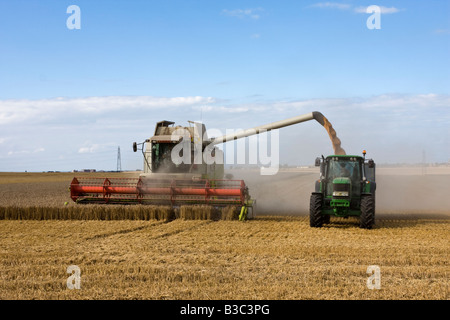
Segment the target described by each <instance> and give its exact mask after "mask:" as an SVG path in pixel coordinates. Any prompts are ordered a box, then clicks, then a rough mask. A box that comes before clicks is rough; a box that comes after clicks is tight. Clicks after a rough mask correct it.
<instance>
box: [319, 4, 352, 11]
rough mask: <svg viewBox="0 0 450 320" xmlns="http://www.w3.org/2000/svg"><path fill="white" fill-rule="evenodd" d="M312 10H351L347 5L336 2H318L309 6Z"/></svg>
mask: <svg viewBox="0 0 450 320" xmlns="http://www.w3.org/2000/svg"><path fill="white" fill-rule="evenodd" d="M310 7H313V8H322V9H326V8H328V9H339V10H348V9H350V8H351V6H350V5H349V4H346V3H337V2H320V3H315V4H313V5H310Z"/></svg>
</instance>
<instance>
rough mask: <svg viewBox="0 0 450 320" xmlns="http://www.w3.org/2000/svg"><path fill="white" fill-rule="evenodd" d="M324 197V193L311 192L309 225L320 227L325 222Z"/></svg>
mask: <svg viewBox="0 0 450 320" xmlns="http://www.w3.org/2000/svg"><path fill="white" fill-rule="evenodd" d="M322 199H323V197H322V194H318V193H313V194H311V200H310V203H309V225H310V226H311V227H313V228H320V227H322V224H323V216H322Z"/></svg>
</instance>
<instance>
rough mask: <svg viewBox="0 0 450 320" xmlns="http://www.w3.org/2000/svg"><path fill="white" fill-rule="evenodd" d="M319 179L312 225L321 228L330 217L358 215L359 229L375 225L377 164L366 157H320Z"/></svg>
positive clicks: (312, 203) (318, 162) (311, 203)
mask: <svg viewBox="0 0 450 320" xmlns="http://www.w3.org/2000/svg"><path fill="white" fill-rule="evenodd" d="M315 165H316V166H319V167H320V178H319V179H318V180H317V181H316V184H315V191H314V192H313V193H312V194H311V199H310V226H311V227H322V225H323V224H324V223H329V222H330V216H337V217H344V218H347V217H349V216H357V217H359V218H360V227H361V228H365V229H371V228H372V227H373V225H374V223H375V190H376V182H375V162H374V161H373V160H372V159H368V160H366V152H365V151H364V152H363V156H362V157H361V156H354V155H330V156H328V157H326V158H324V157H323V156H322V158H317V159H316V161H315Z"/></svg>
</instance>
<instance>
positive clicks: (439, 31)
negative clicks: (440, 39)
mask: <svg viewBox="0 0 450 320" xmlns="http://www.w3.org/2000/svg"><path fill="white" fill-rule="evenodd" d="M434 33H437V34H450V29H437V30H434Z"/></svg>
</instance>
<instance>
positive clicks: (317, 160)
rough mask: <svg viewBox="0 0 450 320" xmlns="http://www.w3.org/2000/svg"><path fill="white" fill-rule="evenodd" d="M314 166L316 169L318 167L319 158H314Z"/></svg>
mask: <svg viewBox="0 0 450 320" xmlns="http://www.w3.org/2000/svg"><path fill="white" fill-rule="evenodd" d="M314 165H315V166H316V167H318V166H320V158H319V157H317V158H316V161H315V162H314Z"/></svg>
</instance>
